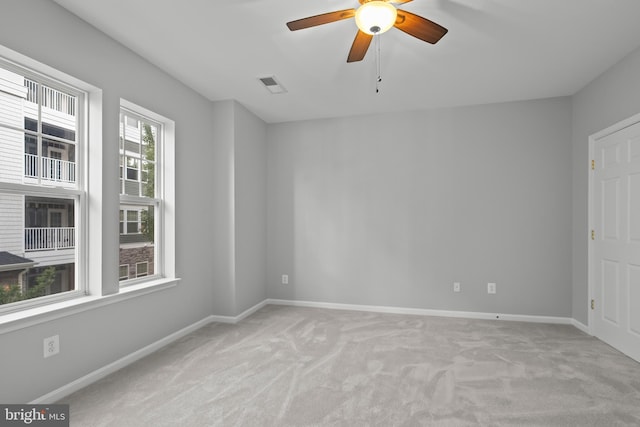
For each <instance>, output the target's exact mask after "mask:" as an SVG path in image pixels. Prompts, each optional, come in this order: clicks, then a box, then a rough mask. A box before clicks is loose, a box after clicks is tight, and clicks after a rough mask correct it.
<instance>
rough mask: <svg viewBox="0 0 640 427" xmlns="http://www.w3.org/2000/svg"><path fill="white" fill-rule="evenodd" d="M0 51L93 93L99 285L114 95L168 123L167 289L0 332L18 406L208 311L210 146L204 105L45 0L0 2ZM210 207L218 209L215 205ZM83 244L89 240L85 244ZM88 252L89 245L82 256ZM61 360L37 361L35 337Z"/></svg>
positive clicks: (110, 260) (111, 226) (109, 205)
mask: <svg viewBox="0 0 640 427" xmlns="http://www.w3.org/2000/svg"><path fill="white" fill-rule="evenodd" d="M0 44H2V45H4V46H6V47H8V48H10V49H13V50H16V51H18V52H20V53H22V54H24V55H27V56H30V57H31V58H33V59H36V60H38V61H40V62H43V63H45V64H47V65H50V66H52V67H54V68H57V69H59V70H60V71H63V72H66V73H67V74H70V75H72V76H75V77H77V78H79V79H81V80H84V81H86V82H87V83H90V84H93V85H94V86H97V87H99V88H102V89H103V91H104V92H103V95H104V98H103V108H104V117H103V125H104V131H103V138H104V149H103V153H102V155H103V163H104V168H105V174H104V182H103V191H104V192H105V194H106V196H105V204H104V208H103V217H104V222H103V224H102V229H103V232H104V236H103V241H102V248H101V249H102V251H103V254H104V255H103V265H104V266H105V268H104V270H103V272H102V279H103V280H104V281H105V283H112V284H114V285H116V286H117V282H118V268H117V266H118V204H117V201H118V151H117V150H118V144H117V141H118V111H119V102H120V98H121V97H122V98H125V99H127V100H129V101H132V102H134V103H137V104H139V105H141V106H143V107H145V108H148V109H150V110H153V111H156V112H157V113H159V114H162V115H164V116H166V117H169V118H171V119H173V120H175V122H176V145H177V149H176V159H175V162H176V170H177V174H176V175H177V178H176V197H177V200H176V202H177V211H176V228H177V232H176V239H177V246H178V248H179V250H178V251H177V255H176V269H177V275H178V276H179V277H181V278H182V279H183V280H182V282H181V283H180V284H179V285H178V286H177V287H175V288H172V289H169V290H166V291H162V292H157V293H154V294H150V295H146V296H142V297H137V298H134V299H129V300H126V301H124V302H122V303H118V304H112V305H109V306H105V307H102V308H99V309H96V310H91V311H87V312H83V313H81V314H77V315H73V316H69V317H65V318H62V319H59V320H56V321H52V322H49V323H46V324H40V325H37V326H33V327H29V328H26V329H21V330H17V331H14V332H11V333H6V334H2V335H0V360H2V363H1V364H0V378H1V380H0V402H7V403H9V402H16V403H21V402H28V401H30V400H32V399H35V398H37V397H39V396H42V395H44V394H46V393H48V392H51V391H52V390H54V389H56V388H58V387H60V386H62V385H65V384H67V383H70V382H72V381H74V380H76V379H77V378H79V377H81V376H83V375H85V374H87V373H89V372H92V371H94V370H96V369H98V368H101V367H103V366H105V365H107V364H109V363H111V362H113V361H115V360H117V359H119V358H121V357H123V356H125V355H128V354H130V353H132V352H134V351H136V350H138V349H140V348H142V347H144V346H146V345H148V344H150V343H152V342H154V341H156V340H158V339H161V338H163V337H165V336H167V335H169V334H171V333H173V332H175V331H177V330H179V329H181V328H183V327H185V326H187V325H190V324H192V323H194V322H196V321H198V320H201V319H203V318H205V317H207V316H209V315H211V314H212V306H211V300H212V298H213V289H214V288H215V287H216V286H218V285H219V284H217V283H214V282H213V281H212V277H213V266H212V263H211V258H212V257H213V258H215V252H214V246H213V243H212V242H214V240H215V239H214V235H213V231H212V228H211V227H210V224H211V215H212V211H213V203H212V200H213V198H212V197H207V196H206V187H204V186H202V187H200V188H199V189H198V190H197V191H194V188H195V187H194V183H195V182H202V180H203V178H204V176H203V173H202V172H201V171H203V170H210V168H211V159H212V158H213V157H214V147H213V144H211V140H212V133H213V129H214V124H213V123H212V120H211V117H212V114H213V112H212V105H211V103H210V102H208V101H207V100H205V99H204V98H203V97H201V96H200V95H198V94H196V93H195V92H193V91H192V90H190V89H188V88H187V87H185V86H184V85H182V84H181V83H179V82H178V81H176V80H175V79H172V78H170V77H169V76H168V75H166V74H165V73H163V72H161V71H160V70H158V69H157V68H156V67H154V66H152V65H151V64H149V63H148V62H146V61H144V60H142V59H141V58H140V57H138V56H136V55H135V54H133V53H132V52H131V51H130V50H128V49H126V48H123V47H122V46H121V45H119V44H117V43H116V42H114V41H113V40H111V39H109V38H107V37H106V36H104V35H103V34H102V33H100V32H98V31H96V30H95V29H94V28H93V27H91V26H89V25H87V24H86V23H84V22H83V21H81V20H79V19H78V18H77V17H75V16H73V15H71V14H69V13H67V12H66V11H65V10H64V9H62V8H60V7H59V6H57V5H56V4H55V3H53V2H51V1H49V0H29V1H24V0H3V2H2V25H0ZM218 207H219V206H218ZM89 243H90V246H91V244H92V242H89ZM94 249H99V248H95V247H94V248H90V250H91V253H94ZM53 334H59V335H60V346H61V353H60V354H59V355H58V356H55V357H52V358H48V359H43V357H42V340H43V338H45V337H48V336H51V335H53Z"/></svg>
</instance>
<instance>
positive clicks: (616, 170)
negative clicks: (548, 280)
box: [589, 116, 640, 361]
mask: <svg viewBox="0 0 640 427" xmlns="http://www.w3.org/2000/svg"><path fill="white" fill-rule="evenodd" d="M591 150H592V151H591V152H592V159H593V163H592V169H593V170H592V179H591V189H590V200H591V206H590V212H591V220H590V223H591V229H592V231H591V233H592V235H591V239H592V240H591V248H590V259H589V273H590V282H591V299H592V300H591V316H590V322H591V332H592V333H593V335H595V336H596V337H598V338H600V339H601V340H602V341H604V342H606V343H608V344H610V345H611V346H613V347H615V348H617V349H618V350H620V351H622V352H623V353H625V354H627V355H628V356H630V357H632V358H634V359H635V360H638V361H640V116H636V117H634V118H632V119H629V120H628V121H625V122H623V123H620V124H618V125H616V126H615V127H612V128H610V129H607V130H605V131H603V132H600V133H599V134H597V135H594V136H593V137H592V138H591Z"/></svg>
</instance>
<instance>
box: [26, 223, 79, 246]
mask: <svg viewBox="0 0 640 427" xmlns="http://www.w3.org/2000/svg"><path fill="white" fill-rule="evenodd" d="M75 245H76V234H75V229H74V227H33V228H25V229H24V249H25V251H26V252H33V251H57V250H61V249H73V248H74V247H75Z"/></svg>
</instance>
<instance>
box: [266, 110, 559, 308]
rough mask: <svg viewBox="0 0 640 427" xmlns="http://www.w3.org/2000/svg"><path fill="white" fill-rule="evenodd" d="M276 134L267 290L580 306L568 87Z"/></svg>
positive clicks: (290, 126) (287, 294)
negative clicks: (528, 97)
mask: <svg viewBox="0 0 640 427" xmlns="http://www.w3.org/2000/svg"><path fill="white" fill-rule="evenodd" d="M267 135H268V144H269V148H268V189H267V191H268V194H269V200H268V231H269V238H268V263H267V264H268V280H267V286H268V289H267V293H268V295H269V297H271V298H284V299H298V300H312V301H327V302H339V303H354V304H372V305H385V306H399V307H415V308H428V309H445V310H468V311H479V312H492V313H516V314H529V315H551V316H570V315H571V168H570V165H571V100H570V99H569V98H554V99H545V100H536V101H525V102H514V103H506V104H495V105H483V106H475V107H465V108H453V109H439V110H430V111H414V112H407V113H398V114H387V115H379V116H363V117H351V118H339V119H330V120H317V121H307V122H294V123H282V124H275V125H270V126H269V128H268V134H267ZM284 273H286V274H289V275H290V284H289V285H282V284H281V283H280V276H281V274H284ZM454 281H459V282H461V283H462V292H461V293H460V294H454V293H453V292H452V283H453V282H454ZM487 282H497V284H498V293H497V294H496V295H488V294H487V291H486V286H487Z"/></svg>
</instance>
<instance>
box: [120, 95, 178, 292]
mask: <svg viewBox="0 0 640 427" xmlns="http://www.w3.org/2000/svg"><path fill="white" fill-rule="evenodd" d="M123 114H124V115H125V116H126V117H127V119H123V117H122V115H123ZM129 117H132V118H135V119H136V120H137V124H138V126H137V128H138V129H140V131H141V132H142V124H143V123H149V124H152V125H154V126H156V131H157V134H156V135H155V159H154V162H155V167H154V174H155V177H154V190H155V197H154V198H151V197H147V196H132V195H127V194H123V193H124V187H123V185H124V182H125V181H126V171H125V172H124V176H123V177H122V180H123V184H122V186H121V187H120V194H119V206H118V210H124V211H125V228H126V224H127V221H126V220H127V218H126V212H127V209H126V206H127V205H129V206H132V205H133V206H136V207H142V206H144V207H149V206H151V207H153V208H154V241H153V245H154V259H153V274H148V275H147V276H143V277H134V278H131V277H130V278H129V279H128V280H124V281H119V285H120V290H121V291H122V290H126V289H127V288H129V287H130V286H136V285H140V284H146V283H153V282H154V281H158V280H164V279H172V278H173V279H175V217H174V214H173V212H174V211H175V208H174V203H175V170H174V169H175V168H174V160H173V159H174V158H175V122H174V121H173V120H171V119H168V118H166V117H164V116H162V115H160V114H158V113H155V112H153V111H151V110H148V109H146V108H144V107H141V106H139V105H137V104H134V103H132V102H130V101H127V100H125V99H122V98H121V99H120V119H119V126H124V125H126V122H127V120H129ZM123 132H124V129H123ZM125 141H126V139H124V136H123V141H122V142H120V137H119V140H118V144H123V149H124V148H125V147H124V145H125V144H126V143H125ZM140 145H141V146H143V144H142V141H141V142H140ZM123 151H124V152H123V153H120V146H119V147H118V157H119V159H118V164H121V163H122V162H123V161H124V163H125V168H126V162H127V161H126V157H127V155H126V150H123ZM123 157H124V159H123ZM144 161H145V160H144V159H142V158H140V159H139V165H140V169H139V175H138V180H137V182H138V183H139V184H140V185H141V184H142V182H141V174H142V164H143V162H144ZM123 205H124V207H123ZM119 228H120V227H119V226H118V232H119ZM125 232H126V230H125Z"/></svg>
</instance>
